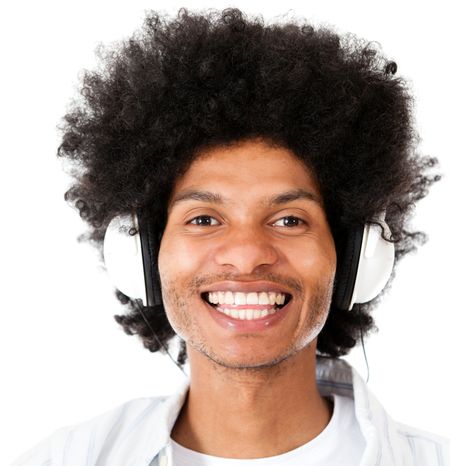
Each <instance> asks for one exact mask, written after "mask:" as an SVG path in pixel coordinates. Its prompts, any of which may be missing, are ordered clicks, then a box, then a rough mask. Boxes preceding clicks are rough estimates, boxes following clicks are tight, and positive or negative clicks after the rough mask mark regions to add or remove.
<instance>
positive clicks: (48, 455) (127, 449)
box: [12, 356, 450, 466]
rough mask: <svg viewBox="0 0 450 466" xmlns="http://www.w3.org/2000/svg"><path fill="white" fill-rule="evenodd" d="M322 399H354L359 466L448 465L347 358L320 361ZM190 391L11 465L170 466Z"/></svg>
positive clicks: (142, 405)
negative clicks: (175, 430) (174, 433)
mask: <svg viewBox="0 0 450 466" xmlns="http://www.w3.org/2000/svg"><path fill="white" fill-rule="evenodd" d="M316 380H317V386H318V389H319V392H320V393H321V395H322V396H330V395H332V394H333V393H336V394H338V395H341V396H346V397H350V398H352V399H353V400H354V407H355V416H356V419H357V421H358V424H359V427H360V429H361V432H362V434H363V436H364V439H365V441H366V446H365V449H364V453H363V456H362V459H361V462H360V466H450V439H446V438H444V437H441V436H439V435H435V434H432V433H429V432H425V431H422V430H419V429H416V428H414V427H410V426H406V425H404V424H402V423H399V422H396V421H394V420H393V419H392V418H391V417H390V416H389V415H388V414H387V413H386V411H385V410H384V408H383V407H382V406H381V404H380V403H379V401H378V400H377V399H376V398H375V396H374V395H373V394H372V393H371V391H370V389H369V388H368V387H367V385H366V383H365V382H364V381H363V379H362V378H361V376H360V375H359V374H358V372H357V371H356V370H355V369H354V368H353V367H352V366H351V365H350V364H348V362H347V361H345V360H343V359H332V358H325V357H320V356H318V357H317V364H316ZM188 388H189V379H186V381H184V382H183V383H182V384H181V385H180V387H179V388H178V389H177V391H176V392H175V393H174V394H173V395H171V396H165V397H151V398H138V399H134V400H131V401H129V402H127V403H125V404H122V405H120V406H118V407H117V408H115V409H113V410H111V411H108V412H107V413H105V414H102V415H100V416H97V417H95V418H94V419H91V420H89V421H87V422H84V423H81V424H78V425H75V426H68V427H63V428H60V429H58V430H56V431H55V432H54V433H53V434H52V435H51V436H49V437H48V438H47V439H45V440H43V441H42V442H41V443H39V444H38V445H36V446H35V447H34V448H32V449H31V450H30V451H28V452H27V453H25V454H24V455H22V456H21V457H20V458H19V459H18V460H16V461H15V462H14V463H13V464H12V466H172V450H171V442H170V433H171V430H172V427H173V425H174V424H175V421H176V419H177V417H178V414H179V412H180V410H181V407H182V406H183V404H184V401H185V398H186V394H187V391H188Z"/></svg>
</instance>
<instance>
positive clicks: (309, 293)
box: [158, 140, 336, 367]
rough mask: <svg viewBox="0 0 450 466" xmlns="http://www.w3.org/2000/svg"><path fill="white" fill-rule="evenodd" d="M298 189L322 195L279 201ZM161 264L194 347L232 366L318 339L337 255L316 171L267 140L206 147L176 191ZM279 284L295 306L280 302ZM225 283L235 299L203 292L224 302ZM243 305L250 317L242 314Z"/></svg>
mask: <svg viewBox="0 0 450 466" xmlns="http://www.w3.org/2000/svg"><path fill="white" fill-rule="evenodd" d="M298 190H303V191H305V192H308V193H310V194H311V196H309V197H312V198H316V199H317V200H313V199H310V198H309V197H304V196H301V197H299V198H297V199H292V197H295V196H291V199H290V200H289V199H287V198H286V197H285V198H284V199H278V202H270V200H271V199H272V198H276V197H277V196H280V195H282V194H284V193H287V192H293V191H298ZM190 191H198V192H202V193H204V192H209V193H215V195H216V196H217V197H219V196H220V198H223V200H222V201H220V202H219V201H218V200H217V199H216V200H212V199H209V200H208V199H207V198H206V197H205V196H201V195H200V196H199V195H193V196H184V195H185V194H187V193H188V192H190ZM180 197H185V198H184V199H179V198H180ZM177 199H179V200H178V201H177ZM158 266H159V272H160V277H161V287H162V295H163V302H164V306H165V309H166V312H167V317H168V319H169V322H170V324H171V325H172V327H173V328H174V330H175V331H176V333H177V334H178V335H179V336H180V337H181V338H183V339H184V340H185V341H186V344H187V345H188V348H189V349H193V350H197V351H200V352H201V353H202V354H204V355H205V356H207V357H208V358H209V359H212V360H214V361H215V362H217V363H219V364H221V365H223V366H227V367H263V366H271V365H274V364H276V363H278V362H280V361H282V360H284V359H287V358H288V357H290V356H292V355H294V354H296V353H298V352H299V351H301V350H302V349H303V348H305V347H306V346H308V345H310V344H311V343H312V344H313V345H316V344H317V339H316V338H317V335H318V333H319V332H320V330H321V329H322V328H323V325H324V324H325V321H326V318H327V315H328V309H329V306H330V303H331V297H332V291H333V282H334V275H335V271H336V253H335V246H334V241H333V237H332V235H331V231H330V229H329V226H328V222H327V219H326V215H325V211H324V208H323V206H322V204H321V195H320V192H319V189H318V187H317V184H316V182H315V180H314V178H313V177H312V176H311V174H310V173H309V171H308V170H307V169H306V166H305V165H304V164H303V163H302V162H300V161H299V160H298V158H296V157H295V156H294V155H293V154H292V153H291V152H290V151H288V150H286V149H283V148H273V147H270V146H268V145H267V144H265V143H264V142H262V141H260V140H252V141H246V142H244V143H240V144H237V145H234V146H232V147H231V148H222V147H218V148H215V149H211V150H209V151H207V152H204V153H202V154H201V156H200V157H198V158H197V159H196V160H195V161H194V162H193V163H192V165H191V166H190V167H189V170H188V171H187V172H186V173H185V175H184V176H183V177H181V178H180V179H179V180H178V181H177V182H176V184H175V186H174V189H173V192H172V193H171V197H170V201H169V205H168V220H167V225H166V229H165V231H164V234H163V237H162V241H161V247H160V252H159V258H158ZM210 290H214V292H215V295H208V291H210ZM271 290H274V291H277V292H278V293H279V292H280V291H283V292H284V293H285V296H287V297H288V298H287V299H290V300H289V302H288V304H286V305H285V306H282V307H281V308H278V306H277V307H274V304H273V297H274V296H275V295H274V294H272V293H271ZM219 291H223V292H227V291H228V294H227V293H224V294H223V295H222V296H223V297H224V298H225V299H227V298H226V297H227V295H228V299H231V300H230V301H228V303H227V302H226V303H222V304H220V303H219V304H209V303H208V302H207V300H205V299H204V298H205V297H206V298H208V296H209V297H211V298H212V299H213V300H214V296H215V300H216V301H217V299H218V298H219V296H220V293H219ZM236 293H237V294H236ZM289 296H290V298H289ZM256 297H257V299H259V301H255V298H256ZM266 297H267V298H269V300H270V301H271V302H269V303H267V299H266ZM242 299H245V300H246V301H242ZM232 300H236V301H232ZM243 303H245V304H243ZM256 303H258V304H256ZM218 307H221V308H222V309H223V310H225V309H226V310H227V311H229V313H230V314H231V315H230V316H228V315H226V314H225V313H224V312H220V311H219V310H218ZM248 308H252V309H256V310H259V311H260V313H261V315H260V316H259V317H258V313H257V314H256V316H255V315H251V314H252V312H251V311H250V313H249V315H248V316H247V314H246V312H247V311H246V309H248ZM242 310H244V311H245V312H244V314H245V315H246V318H245V319H240V318H236V317H233V314H232V311H237V312H238V313H239V311H242ZM264 310H266V312H263V311H264ZM266 313H267V315H266V316H264V314H266ZM241 314H242V313H241ZM234 315H235V316H236V315H237V314H236V312H234ZM247 317H249V319H248V318H247ZM252 317H253V318H252ZM255 317H256V319H255Z"/></svg>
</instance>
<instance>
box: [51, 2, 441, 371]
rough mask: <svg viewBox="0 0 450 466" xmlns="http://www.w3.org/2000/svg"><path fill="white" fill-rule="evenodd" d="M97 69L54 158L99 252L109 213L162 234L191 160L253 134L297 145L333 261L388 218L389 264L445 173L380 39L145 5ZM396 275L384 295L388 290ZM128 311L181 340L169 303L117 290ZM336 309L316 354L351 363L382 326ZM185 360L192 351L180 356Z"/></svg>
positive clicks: (101, 52)
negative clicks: (138, 24) (316, 191)
mask: <svg viewBox="0 0 450 466" xmlns="http://www.w3.org/2000/svg"><path fill="white" fill-rule="evenodd" d="M97 54H98V57H99V58H100V65H99V67H98V68H97V69H96V70H93V71H85V72H84V73H83V75H82V77H81V86H80V96H79V99H78V100H74V101H73V102H72V105H71V107H70V108H69V109H68V112H67V114H66V115H65V116H64V118H63V122H62V124H61V126H60V127H59V129H60V130H61V131H62V141H61V144H60V146H59V148H58V156H59V157H61V158H64V160H65V161H67V162H68V163H69V165H70V168H71V171H70V172H71V174H72V176H73V178H74V182H73V184H72V185H71V186H70V187H69V189H68V191H67V192H66V193H65V199H66V201H68V202H69V203H70V204H71V205H73V206H75V208H76V209H77V210H78V211H79V214H80V216H81V217H82V218H83V219H84V220H85V222H86V223H87V224H88V231H87V232H86V233H85V234H84V235H82V236H80V237H79V241H88V242H90V243H91V244H93V245H94V246H95V247H96V248H97V249H98V251H99V252H100V255H101V257H102V245H103V238H104V234H105V231H106V227H107V225H108V223H109V221H110V220H111V219H112V218H113V217H115V216H116V215H121V214H128V213H130V212H133V211H136V210H137V209H140V210H142V211H143V212H144V220H145V221H148V222H150V223H151V224H152V225H153V228H155V229H156V230H157V231H160V232H162V231H163V230H164V227H165V223H166V221H167V212H166V208H167V202H168V199H169V196H170V193H171V190H172V188H173V185H174V182H175V180H177V179H178V178H179V177H180V176H182V175H183V173H185V172H186V170H187V169H188V168H189V166H190V164H191V163H192V161H193V160H194V159H195V157H196V156H197V154H198V153H199V152H200V151H201V150H203V149H206V148H208V147H214V146H224V145H229V144H233V143H234V142H236V141H240V140H245V139H249V138H263V139H264V140H266V141H268V142H271V143H273V144H277V145H280V146H282V147H285V148H287V149H289V150H291V151H292V152H293V153H294V154H295V155H297V156H298V157H299V158H300V159H301V160H302V161H303V162H304V163H306V164H307V166H308V167H309V168H310V169H311V170H312V172H313V173H314V174H315V175H316V177H317V180H318V183H319V187H320V190H321V193H322V196H323V199H324V202H325V210H326V214H327V219H328V221H329V224H330V227H331V231H332V233H333V236H334V239H335V243H336V252H337V258H338V263H339V257H340V256H339V254H340V245H341V244H342V241H343V239H344V237H345V234H346V231H348V230H349V229H350V228H353V227H355V226H361V225H364V224H365V223H367V222H370V221H371V219H373V218H376V216H378V215H379V214H380V212H382V211H384V210H385V211H386V222H387V223H388V225H389V226H390V229H391V232H392V237H391V238H386V239H388V240H390V241H393V242H395V264H396V263H398V261H399V260H400V259H401V258H402V257H403V256H404V255H405V254H407V253H410V252H411V251H414V250H415V249H416V246H417V244H423V243H424V242H425V241H426V239H427V238H426V235H425V234H424V233H423V232H418V231H408V230H407V229H406V225H407V222H408V221H409V219H410V217H411V215H412V212H413V210H414V206H415V204H416V202H417V201H419V200H420V199H422V198H423V197H425V196H426V195H427V194H428V188H429V187H430V186H431V185H432V184H433V183H434V182H435V181H438V180H439V179H440V175H427V174H426V171H427V170H429V169H430V168H432V167H434V166H435V165H437V163H438V161H437V159H436V158H432V157H429V156H422V155H420V154H418V153H417V151H416V149H417V145H418V143H419V142H420V138H419V136H418V134H417V132H416V131H415V129H414V122H413V103H414V102H413V96H412V92H411V91H410V90H409V88H408V83H407V82H406V80H405V79H402V78H400V77H395V76H394V75H395V74H396V71H397V65H396V63H395V62H393V61H390V60H388V59H386V58H385V57H384V56H383V55H382V53H381V52H380V50H379V47H378V46H377V45H376V43H375V44H374V43H371V42H367V41H365V40H363V39H361V38H358V37H356V36H354V35H353V34H345V35H339V34H338V33H336V32H335V31H334V30H333V29H332V28H330V27H329V26H328V27H323V26H313V25H311V24H309V23H308V22H307V21H305V20H301V21H291V22H287V23H285V24H281V23H278V24H264V21H263V19H261V18H259V17H253V18H249V17H248V16H247V15H245V14H244V13H243V12H242V11H240V10H239V9H236V8H228V9H225V10H223V11H218V10H213V9H210V10H205V11H203V12H199V13H193V12H192V11H188V10H187V9H185V8H182V9H180V10H179V11H178V14H177V15H176V17H175V18H172V19H171V18H167V16H165V15H163V14H161V13H158V12H155V11H153V10H151V11H150V12H147V13H146V16H145V19H144V23H143V27H142V28H141V29H140V30H138V31H136V32H135V33H134V34H133V35H132V37H130V38H127V39H126V40H123V41H121V42H118V43H114V44H112V45H111V46H110V47H109V48H108V47H105V46H103V45H100V46H99V47H98V49H97ZM393 277H394V274H392V275H391V279H390V281H389V283H388V285H387V286H386V287H385V290H386V289H387V288H388V287H389V285H390V284H391V282H392V279H393ZM116 296H117V298H118V299H119V300H120V301H121V303H122V304H124V305H126V306H127V308H128V313H127V314H125V315H122V316H115V318H116V320H117V322H119V323H120V324H121V325H122V327H123V329H124V331H125V332H126V333H128V334H138V335H139V336H140V337H141V339H142V341H143V344H144V346H145V347H146V348H147V349H149V350H150V351H153V352H154V351H159V350H161V349H162V346H164V345H163V343H165V342H167V341H169V340H171V339H172V338H173V337H174V336H175V332H174V330H173V329H172V328H171V326H170V324H169V321H168V319H167V317H166V315H165V311H164V308H163V306H159V307H157V308H145V313H146V315H147V319H148V321H149V322H151V327H152V329H153V330H154V332H152V331H151V329H150V328H149V326H147V325H146V324H145V321H144V319H143V316H142V315H141V313H140V312H138V311H139V310H140V303H137V302H136V301H135V300H133V299H131V298H129V297H127V296H125V295H124V294H122V293H121V292H120V291H119V290H116ZM380 296H381V295H379V296H378V297H377V298H375V299H373V300H372V301H370V302H368V303H364V304H355V305H354V307H353V310H352V312H347V311H342V310H339V309H333V306H332V307H331V309H330V312H329V315H328V318H327V321H326V323H325V325H324V327H323V329H322V331H321V332H320V334H319V336H318V342H317V351H318V353H320V354H323V355H328V356H329V357H338V356H341V355H345V354H347V353H348V352H349V350H350V349H351V348H352V347H354V346H355V344H356V342H357V339H358V336H359V334H361V338H362V335H363V334H368V333H369V332H371V331H374V330H377V329H376V327H375V324H374V320H373V318H372V317H371V316H370V311H371V310H373V309H374V307H375V306H376V305H377V304H378V302H379V300H380ZM178 361H179V363H181V364H184V363H185V362H186V345H185V342H184V341H182V342H181V349H180V352H179V355H178Z"/></svg>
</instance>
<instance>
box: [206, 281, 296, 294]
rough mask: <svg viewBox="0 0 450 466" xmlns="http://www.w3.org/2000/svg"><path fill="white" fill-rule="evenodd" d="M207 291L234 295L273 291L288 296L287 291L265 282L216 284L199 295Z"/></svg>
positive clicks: (226, 282)
mask: <svg viewBox="0 0 450 466" xmlns="http://www.w3.org/2000/svg"><path fill="white" fill-rule="evenodd" d="M208 291H232V292H234V293H236V292H241V293H251V292H252V291H265V292H269V291H274V292H277V293H284V294H288V295H290V294H291V293H289V291H287V290H286V289H285V288H283V287H280V285H277V284H276V283H272V282H267V281H257V282H230V281H225V282H218V283H214V284H213V285H209V286H208V287H205V289H203V290H202V291H201V293H206V292H208Z"/></svg>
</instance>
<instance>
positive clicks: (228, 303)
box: [201, 292, 292, 320]
mask: <svg viewBox="0 0 450 466" xmlns="http://www.w3.org/2000/svg"><path fill="white" fill-rule="evenodd" d="M219 293H223V294H222V295H219ZM237 295H238V296H236V294H234V293H231V292H230V293H228V295H226V292H215V293H210V292H204V293H202V294H201V298H202V299H203V301H205V302H206V303H207V304H208V305H209V306H211V307H213V308H214V309H215V310H216V311H218V312H221V313H223V314H226V315H228V316H229V317H232V318H234V319H239V320H257V319H263V318H265V317H267V316H270V315H272V314H275V313H276V312H278V311H279V310H280V309H283V308H284V307H285V306H287V305H288V304H289V302H290V301H291V299H292V296H291V295H290V294H288V293H271V292H269V293H248V294H246V293H237ZM246 297H247V299H245V298H246ZM258 298H259V299H258ZM214 301H216V302H214Z"/></svg>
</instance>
